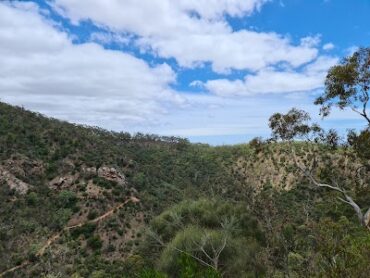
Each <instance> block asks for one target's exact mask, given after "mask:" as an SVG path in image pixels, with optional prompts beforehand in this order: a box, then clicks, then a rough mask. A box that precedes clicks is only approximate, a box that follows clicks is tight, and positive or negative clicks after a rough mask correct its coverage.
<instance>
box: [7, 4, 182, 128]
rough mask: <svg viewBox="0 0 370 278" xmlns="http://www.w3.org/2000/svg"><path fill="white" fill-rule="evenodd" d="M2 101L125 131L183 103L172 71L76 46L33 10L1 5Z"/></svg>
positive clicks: (99, 48) (91, 45) (28, 6)
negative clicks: (173, 88) (173, 105)
mask: <svg viewBox="0 0 370 278" xmlns="http://www.w3.org/2000/svg"><path fill="white" fill-rule="evenodd" d="M0 26H1V27H0V30H1V31H0V55H1V59H0V98H1V99H2V100H5V101H8V102H11V103H14V104H18V105H24V106H25V107H27V108H31V109H34V110H37V111H41V112H43V113H46V114H48V115H51V116H56V117H59V118H62V119H65V120H70V121H74V122H81V123H88V124H97V123H99V124H101V125H102V126H105V127H108V128H116V129H125V127H126V126H127V125H129V124H133V123H138V122H150V121H151V120H155V119H156V116H155V115H160V114H163V113H166V109H165V107H166V103H172V104H174V103H175V104H181V102H182V101H183V99H182V97H181V96H179V95H178V94H177V93H176V92H174V91H173V90H172V89H171V88H170V84H171V83H173V82H175V81H176V74H175V73H174V71H173V70H172V69H171V68H170V67H169V66H168V65H167V64H159V65H157V66H155V67H150V66H149V65H148V64H147V63H146V62H145V61H143V60H140V59H138V58H136V57H134V56H131V55H129V54H126V53H123V52H120V51H113V50H107V49H104V48H103V47H102V46H100V45H98V44H96V43H84V44H77V45H76V44H73V43H72V39H71V38H70V37H69V36H68V34H66V33H65V32H63V31H61V30H59V29H58V28H57V26H55V24H54V23H53V22H51V21H49V20H47V19H45V17H43V16H42V15H40V9H39V8H38V6H37V5H36V4H33V3H19V2H2V3H0Z"/></svg>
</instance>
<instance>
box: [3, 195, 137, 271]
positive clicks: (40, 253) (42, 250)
mask: <svg viewBox="0 0 370 278" xmlns="http://www.w3.org/2000/svg"><path fill="white" fill-rule="evenodd" d="M130 202H132V203H134V204H135V203H138V202H140V200H139V199H138V198H136V197H134V196H131V197H130V198H129V199H127V200H126V201H125V202H123V203H121V204H119V205H118V206H115V207H114V208H112V209H110V210H108V211H107V212H106V213H104V214H102V215H100V216H98V217H97V218H95V219H92V220H88V221H84V222H81V223H78V224H76V225H73V226H66V227H64V228H63V229H62V230H61V231H60V232H58V233H55V234H53V235H52V236H51V237H49V238H48V240H47V241H46V243H45V244H44V245H43V246H42V247H41V248H40V250H39V251H38V252H37V253H36V256H37V257H41V256H43V255H44V254H45V251H46V250H47V249H48V248H49V247H50V245H52V244H53V243H54V242H55V241H57V240H58V239H59V238H60V237H61V236H62V234H63V233H64V232H65V231H69V230H72V229H75V228H78V227H82V226H83V225H86V224H91V223H98V222H99V221H101V220H104V219H105V218H107V217H109V216H111V215H112V214H114V213H115V212H116V211H118V210H119V209H121V208H122V207H124V206H125V205H127V204H128V203H130ZM29 264H31V262H30V261H29V260H26V261H24V262H22V263H21V264H20V265H18V266H15V267H12V268H9V269H7V270H5V271H4V272H2V273H0V277H3V276H4V275H5V274H8V273H11V272H14V271H16V270H17V269H20V268H23V267H25V266H27V265H29Z"/></svg>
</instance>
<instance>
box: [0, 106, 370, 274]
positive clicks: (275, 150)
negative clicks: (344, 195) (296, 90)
mask: <svg viewBox="0 0 370 278" xmlns="http://www.w3.org/2000/svg"><path fill="white" fill-rule="evenodd" d="M296 145H297V148H299V150H300V151H299V154H298V155H299V157H300V158H301V159H302V160H305V159H306V157H307V156H308V155H309V154H310V153H309V150H308V149H307V147H306V146H305V145H304V144H302V143H296ZM319 147H320V148H322V157H320V158H318V165H319V169H320V173H321V175H322V176H323V177H325V175H326V174H327V173H328V172H330V173H335V174H336V176H337V177H338V179H342V180H350V181H355V184H356V190H355V194H356V197H357V199H358V200H359V203H360V204H361V205H366V200H367V199H368V198H369V197H370V191H369V189H368V188H367V186H366V185H367V184H368V177H365V178H363V177H360V178H358V177H357V172H356V169H357V168H358V165H359V162H358V161H357V159H356V158H355V156H354V155H353V154H352V151H351V150H350V149H344V148H338V149H330V148H327V147H325V146H319ZM286 150H287V146H286V145H284V144H282V143H258V144H255V143H254V144H253V143H250V144H245V145H236V146H222V147H211V146H208V145H202V144H191V143H189V142H188V141H187V140H186V139H181V138H176V137H159V136H155V135H144V134H136V135H130V134H128V133H116V132H109V131H106V130H102V129H100V128H96V127H85V126H79V125H74V124H70V123H67V122H62V121H59V120H55V119H50V118H46V117H45V116H43V115H40V114H37V113H33V112H30V111H26V110H24V109H23V108H19V107H13V106H10V105H8V104H5V103H0V191H1V192H0V223H1V224H0V273H2V274H0V276H2V275H3V276H4V277H167V276H168V277H219V276H220V275H222V276H225V277H287V276H288V277H369V275H370V266H369V265H368V261H369V259H370V253H369V250H370V249H369V247H370V236H369V235H368V233H367V232H366V231H365V230H364V229H363V228H362V227H358V225H357V224H356V217H355V215H354V214H353V212H352V211H351V210H350V209H349V208H348V207H347V206H345V204H343V203H341V202H339V201H338V200H337V197H338V196H337V195H336V193H335V192H331V191H329V190H325V189H317V188H314V187H312V186H311V185H310V184H309V182H308V181H307V180H306V179H305V178H304V177H303V176H302V175H301V174H300V173H299V172H298V171H297V170H296V169H295V168H294V163H293V161H292V158H291V157H290V155H289V153H287V151H286ZM324 157H326V158H327V157H329V158H330V161H331V163H330V164H327V163H326V162H325V161H328V160H327V159H324ZM221 247H222V248H221ZM189 250H192V251H194V252H195V253H191V252H190V251H189ZM209 252H210V253H212V254H213V255H210V253H209ZM216 253H217V254H218V256H216V255H217V254H216ZM210 257H211V258H212V259H211V258H210ZM216 257H217V258H216ZM216 259H217V261H216ZM202 261H203V262H202ZM215 266H217V267H215ZM166 275H167V276H166ZM191 275H193V276H191Z"/></svg>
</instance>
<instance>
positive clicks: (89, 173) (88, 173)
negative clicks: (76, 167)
mask: <svg viewBox="0 0 370 278" xmlns="http://www.w3.org/2000/svg"><path fill="white" fill-rule="evenodd" d="M81 170H82V173H83V175H84V176H85V177H86V178H91V177H94V176H96V175H97V172H96V168H95V167H87V166H82V168H81Z"/></svg>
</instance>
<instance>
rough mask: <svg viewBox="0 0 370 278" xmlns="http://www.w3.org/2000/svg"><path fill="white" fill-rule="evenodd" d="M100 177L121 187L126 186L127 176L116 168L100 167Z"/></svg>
mask: <svg viewBox="0 0 370 278" xmlns="http://www.w3.org/2000/svg"><path fill="white" fill-rule="evenodd" d="M98 176H99V177H101V178H103V179H106V180H109V181H114V182H116V183H117V184H119V185H125V184H126V178H125V176H124V175H123V174H122V173H120V172H118V171H117V170H116V169H115V168H109V167H100V168H99V169H98Z"/></svg>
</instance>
